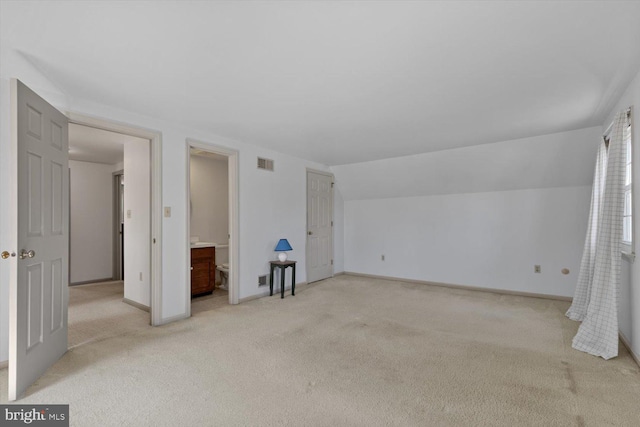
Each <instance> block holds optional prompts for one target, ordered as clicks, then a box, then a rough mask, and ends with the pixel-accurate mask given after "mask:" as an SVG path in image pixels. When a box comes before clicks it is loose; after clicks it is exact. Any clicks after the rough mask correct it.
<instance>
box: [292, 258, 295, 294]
mask: <svg viewBox="0 0 640 427" xmlns="http://www.w3.org/2000/svg"><path fill="white" fill-rule="evenodd" d="M291 267H292V269H293V271H292V274H291V295H295V294H296V265H295V264H293V265H292V266H291Z"/></svg>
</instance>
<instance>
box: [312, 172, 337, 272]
mask: <svg viewBox="0 0 640 427" xmlns="http://www.w3.org/2000/svg"><path fill="white" fill-rule="evenodd" d="M306 249H307V251H306V252H307V282H308V283H311V282H317V281H318V280H323V279H327V278H329V277H331V276H333V175H332V174H330V173H327V172H321V171H315V170H311V169H307V248H306Z"/></svg>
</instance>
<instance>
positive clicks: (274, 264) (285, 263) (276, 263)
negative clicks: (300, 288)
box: [269, 260, 296, 298]
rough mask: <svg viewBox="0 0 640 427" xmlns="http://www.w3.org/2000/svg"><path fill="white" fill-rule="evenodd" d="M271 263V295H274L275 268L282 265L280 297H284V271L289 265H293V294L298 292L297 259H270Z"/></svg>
mask: <svg viewBox="0 0 640 427" xmlns="http://www.w3.org/2000/svg"><path fill="white" fill-rule="evenodd" d="M269 264H271V277H270V280H269V296H271V295H273V270H275V269H276V267H280V298H284V272H285V270H286V269H287V267H291V269H292V274H291V295H295V294H296V261H291V260H286V261H269Z"/></svg>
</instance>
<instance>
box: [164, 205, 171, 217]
mask: <svg viewBox="0 0 640 427" xmlns="http://www.w3.org/2000/svg"><path fill="white" fill-rule="evenodd" d="M164 217H165V218H171V206H165V207H164Z"/></svg>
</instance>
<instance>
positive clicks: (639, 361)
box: [618, 332, 640, 366]
mask: <svg viewBox="0 0 640 427" xmlns="http://www.w3.org/2000/svg"><path fill="white" fill-rule="evenodd" d="M618 334H619V335H620V341H621V342H622V344H623V345H624V346H625V347H627V350H629V354H630V355H631V358H632V359H633V360H635V361H636V364H637V365H638V366H640V357H638V355H637V354H635V353H634V352H633V349H632V348H631V343H630V342H629V340H628V339H627V337H625V336H624V334H623V333H622V332H619V333H618Z"/></svg>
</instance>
